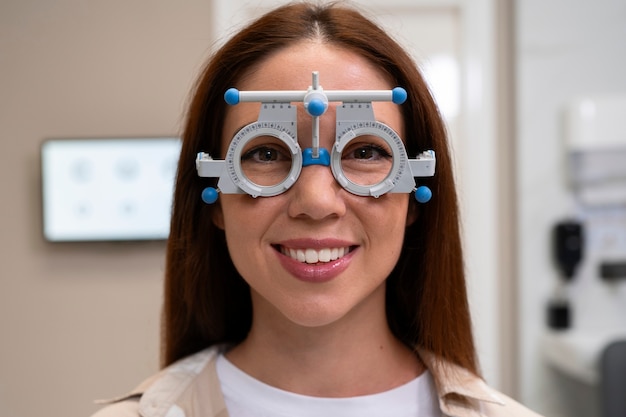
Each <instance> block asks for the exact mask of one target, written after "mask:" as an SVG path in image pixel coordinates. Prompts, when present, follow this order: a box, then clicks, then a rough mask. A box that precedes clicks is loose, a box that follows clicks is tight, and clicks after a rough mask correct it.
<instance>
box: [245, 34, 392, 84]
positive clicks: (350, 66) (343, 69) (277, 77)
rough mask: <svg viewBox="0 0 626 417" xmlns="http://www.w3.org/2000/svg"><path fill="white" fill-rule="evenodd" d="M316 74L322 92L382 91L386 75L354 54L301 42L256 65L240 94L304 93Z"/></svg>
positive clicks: (340, 48)
mask: <svg viewBox="0 0 626 417" xmlns="http://www.w3.org/2000/svg"><path fill="white" fill-rule="evenodd" d="M313 71H318V72H319V73H320V84H321V85H322V87H323V88H324V89H326V90H383V89H390V88H393V87H394V86H393V85H392V83H391V81H390V80H389V78H388V77H387V76H386V74H385V73H384V72H383V71H382V70H381V69H379V68H377V67H376V66H375V65H374V64H373V63H371V62H370V61H369V60H367V59H366V58H364V57H363V56H361V55H359V54H358V53H356V52H354V51H352V50H350V49H346V48H343V47H338V46H335V45H332V44H328V43H323V42H320V41H302V42H299V43H296V44H294V45H291V46H289V47H287V48H285V49H281V50H279V51H277V52H275V53H273V54H271V55H269V56H268V57H267V58H265V59H264V60H262V61H261V62H259V63H258V64H256V65H255V66H253V67H252V68H251V70H250V71H248V73H247V74H246V75H245V76H244V77H243V78H242V80H241V82H240V85H239V86H237V88H239V89H240V90H305V89H306V88H307V87H308V86H309V85H311V73H312V72H313Z"/></svg>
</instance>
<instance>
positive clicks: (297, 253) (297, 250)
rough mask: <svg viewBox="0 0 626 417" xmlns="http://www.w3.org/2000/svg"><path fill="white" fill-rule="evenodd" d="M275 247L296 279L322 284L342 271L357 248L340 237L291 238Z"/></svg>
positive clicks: (280, 258)
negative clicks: (319, 238)
mask: <svg viewBox="0 0 626 417" xmlns="http://www.w3.org/2000/svg"><path fill="white" fill-rule="evenodd" d="M274 248H275V249H276V253H277V254H278V259H279V261H280V263H281V265H282V266H283V268H285V269H286V270H287V272H289V273H290V274H291V275H293V276H294V277H295V278H297V279H299V280H301V281H305V282H319V283H321V282H327V281H330V280H332V279H333V278H335V277H336V276H337V275H339V274H340V273H341V272H343V271H344V270H345V269H346V268H347V267H348V265H349V264H350V261H351V260H352V257H353V255H354V251H355V250H356V248H357V247H356V246H354V245H351V244H350V243H348V242H345V241H338V240H323V241H320V240H297V241H296V240H292V241H288V242H282V243H281V244H278V245H274Z"/></svg>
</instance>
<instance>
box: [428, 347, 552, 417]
mask: <svg viewBox="0 0 626 417" xmlns="http://www.w3.org/2000/svg"><path fill="white" fill-rule="evenodd" d="M419 356H420V358H421V359H422V361H423V362H424V364H425V365H426V367H427V368H428V370H429V371H430V373H431V374H432V376H433V379H434V381H435V387H436V389H437V396H438V397H439V405H440V408H441V411H442V412H443V413H444V415H446V416H454V417H470V416H482V417H541V416H540V415H539V414H536V413H535V412H533V411H531V410H529V409H528V408H526V407H524V406H523V405H521V404H520V403H518V402H517V401H515V400H513V399H511V398H509V397H508V396H506V395H504V394H502V393H501V392H498V391H497V390H495V389H493V388H491V387H490V386H488V385H487V384H486V383H485V381H484V380H483V379H482V378H480V377H478V376H477V375H475V374H473V373H472V372H470V371H468V370H467V369H465V368H462V367H460V366H458V365H455V364H452V363H450V362H447V361H445V360H442V359H440V358H437V357H435V356H434V355H432V354H431V353H429V352H427V351H422V350H420V351H419Z"/></svg>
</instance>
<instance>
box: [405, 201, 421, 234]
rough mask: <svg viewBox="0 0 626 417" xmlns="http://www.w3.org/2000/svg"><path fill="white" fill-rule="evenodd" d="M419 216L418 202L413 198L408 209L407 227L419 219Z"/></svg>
mask: <svg viewBox="0 0 626 417" xmlns="http://www.w3.org/2000/svg"><path fill="white" fill-rule="evenodd" d="M418 216H419V208H418V204H417V203H416V202H415V201H414V200H413V199H411V200H410V201H409V209H408V211H407V213H406V224H405V227H409V226H411V225H412V224H413V223H415V220H417V217H418Z"/></svg>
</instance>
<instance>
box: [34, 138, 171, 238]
mask: <svg viewBox="0 0 626 417" xmlns="http://www.w3.org/2000/svg"><path fill="white" fill-rule="evenodd" d="M180 147H181V141H180V139H178V138H145V139H144V138H142V139H50V140H47V141H45V142H44V143H43V145H42V147H41V165H42V169H41V172H42V185H43V187H42V194H43V234H44V237H45V239H46V240H48V241H51V242H62V241H66V242H71V241H74V242H78V241H118V240H161V239H166V238H167V236H168V234H169V222H170V214H171V205H172V192H173V189H174V177H175V175H176V165H177V162H178V157H179V154H180Z"/></svg>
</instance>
